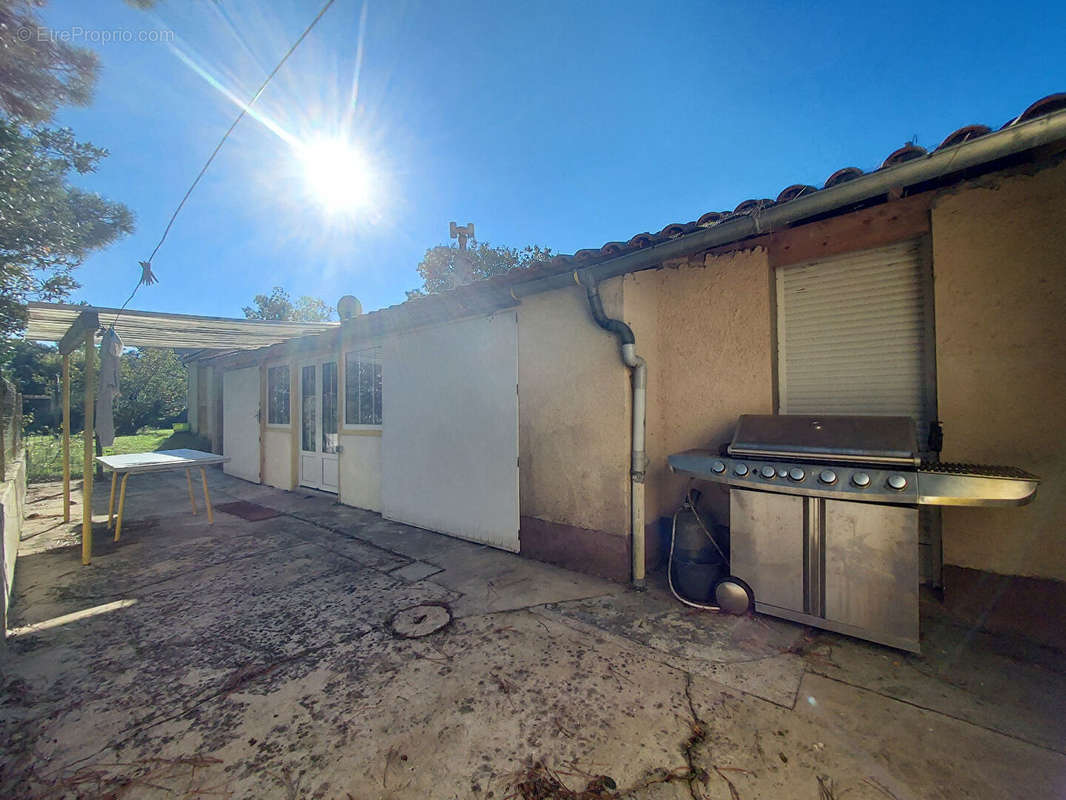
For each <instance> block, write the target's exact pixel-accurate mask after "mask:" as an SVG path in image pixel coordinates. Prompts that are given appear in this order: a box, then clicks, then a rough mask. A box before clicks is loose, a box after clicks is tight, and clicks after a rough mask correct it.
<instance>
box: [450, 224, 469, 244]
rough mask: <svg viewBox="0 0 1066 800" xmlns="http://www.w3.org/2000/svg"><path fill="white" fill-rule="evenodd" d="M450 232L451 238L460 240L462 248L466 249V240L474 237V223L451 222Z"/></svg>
mask: <svg viewBox="0 0 1066 800" xmlns="http://www.w3.org/2000/svg"><path fill="white" fill-rule="evenodd" d="M448 234H449V235H450V236H451V238H453V239H458V240H459V249H460V250H466V240H467V239H473V238H474V223H473V222H468V223H466V225H456V224H455V223H454V222H449V223H448Z"/></svg>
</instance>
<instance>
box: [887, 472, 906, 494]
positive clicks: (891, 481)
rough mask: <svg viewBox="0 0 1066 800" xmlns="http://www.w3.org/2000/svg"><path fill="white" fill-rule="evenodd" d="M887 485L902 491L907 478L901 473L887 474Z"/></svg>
mask: <svg viewBox="0 0 1066 800" xmlns="http://www.w3.org/2000/svg"><path fill="white" fill-rule="evenodd" d="M888 487H889V488H890V489H895V490H896V491H897V492H902V491H903V490H904V489H906V488H907V479H906V478H904V477H903V476H902V475H889V476H888Z"/></svg>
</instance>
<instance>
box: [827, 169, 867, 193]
mask: <svg viewBox="0 0 1066 800" xmlns="http://www.w3.org/2000/svg"><path fill="white" fill-rule="evenodd" d="M863 174H864V173H863V171H862V170H861V169H859V168H858V167H844V168H843V169H838V170H837V171H836V172H834V173H833V174H832V175H830V176H829V177H828V178H826V179H825V184H823V186H822V188H823V189H830V188H832V187H834V186H838V185H839V184H841V183H847V182H848V181H851V180H854V179H855V178H858V177H860V176H861V175H863Z"/></svg>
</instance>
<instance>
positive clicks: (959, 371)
mask: <svg viewBox="0 0 1066 800" xmlns="http://www.w3.org/2000/svg"><path fill="white" fill-rule="evenodd" d="M932 227H933V265H934V266H933V269H934V277H935V292H936V344H937V378H938V380H937V383H938V402H939V409H940V418H941V419H942V420H943V423H944V452H943V458H944V460H949V461H950V460H966V461H976V462H984V463H993V464H997V463H1000V464H1002V463H1006V464H1014V465H1017V466H1021V467H1023V468H1025V469H1028V470H1029V471H1031V472H1035V473H1037V474H1038V475H1040V477H1041V478H1042V479H1043V483H1042V484H1041V487H1040V491H1039V494H1038V496H1037V498H1036V500H1035V501H1034V502H1033V503H1032V504H1031V505H1029V506H1027V507H1024V508H1007V509H1002V510H990V509H981V510H967V509H946V510H945V513H944V529H943V530H944V534H943V535H944V560H945V562H946V563H949V564H957V565H960V566H965V567H972V568H975V569H982V570H988V571H991V572H998V573H1004V574H1019V575H1030V576H1040V577H1050V578H1058V579H1062V580H1066V536H1064V535H1063V533H1064V530H1063V529H1064V522H1063V520H1064V518H1066V444H1064V443H1066V410H1064V408H1066V406H1064V400H1063V398H1066V334H1064V333H1063V319H1064V310H1066V297H1064V294H1063V281H1064V279H1066V164H1060V165H1058V166H1057V167H1055V168H1053V169H1048V170H1045V171H1043V172H1041V173H1039V174H1037V175H1035V176H1015V177H1008V178H1001V179H999V180H996V181H994V182H993V181H990V180H989V181H986V183H985V184H983V185H982V186H980V187H977V188H968V189H965V190H960V191H957V192H955V193H952V194H947V195H945V196H943V197H941V198H939V199H938V200H937V202H936V204H935V205H934V208H933V212H932Z"/></svg>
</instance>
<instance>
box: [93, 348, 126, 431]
mask: <svg viewBox="0 0 1066 800" xmlns="http://www.w3.org/2000/svg"><path fill="white" fill-rule="evenodd" d="M121 357H122V340H121V339H120V338H118V334H117V333H115V331H114V330H112V329H111V328H108V329H107V330H106V331H105V332H104V336H103V340H102V341H101V342H100V382H99V387H100V388H99V390H98V392H97V395H96V435H97V436H98V437H100V446H101V447H110V446H111V445H112V444H114V443H115V417H114V415H113V413H112V406H113V405H114V402H115V396H116V395H118V376H119V372H120V368H121V361H120V359H121Z"/></svg>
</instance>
